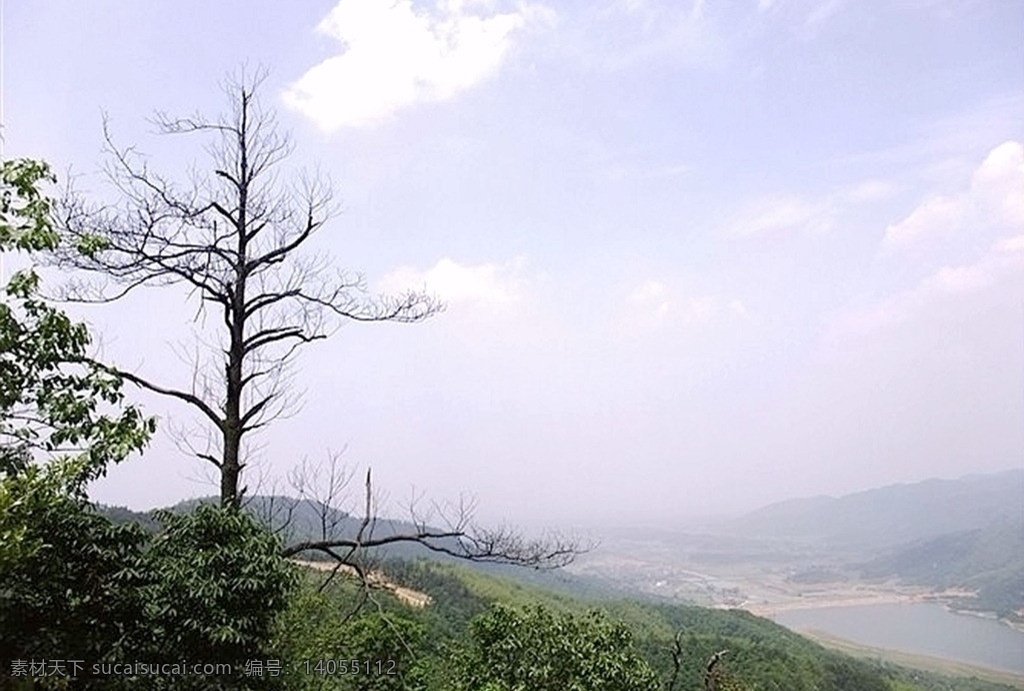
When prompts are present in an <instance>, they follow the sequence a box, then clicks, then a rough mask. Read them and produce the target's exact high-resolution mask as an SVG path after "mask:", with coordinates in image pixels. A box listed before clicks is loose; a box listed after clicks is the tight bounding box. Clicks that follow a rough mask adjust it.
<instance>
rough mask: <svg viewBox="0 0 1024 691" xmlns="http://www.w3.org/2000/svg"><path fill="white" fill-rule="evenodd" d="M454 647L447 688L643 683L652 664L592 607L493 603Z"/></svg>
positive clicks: (629, 690) (602, 690)
mask: <svg viewBox="0 0 1024 691" xmlns="http://www.w3.org/2000/svg"><path fill="white" fill-rule="evenodd" d="M471 628H472V641H471V642H470V644H469V645H468V646H466V647H465V648H463V649H462V650H460V651H459V652H457V653H456V654H455V656H454V660H453V663H452V666H453V669H454V671H455V674H454V678H453V679H451V680H450V682H449V684H448V688H450V689H452V691H633V690H634V689H635V690H636V691H640V690H641V689H642V690H644V691H647V690H649V689H652V688H654V687H655V685H656V684H657V677H656V676H655V674H654V672H653V671H652V670H651V668H650V667H649V666H648V664H647V662H646V661H644V659H643V658H641V657H640V656H639V655H638V654H637V653H636V652H635V651H634V649H633V645H632V636H631V634H630V632H629V630H628V629H627V628H626V627H625V626H623V625H622V624H620V623H615V622H612V621H610V620H609V619H608V618H607V617H605V616H603V615H602V614H600V613H598V612H596V611H595V612H590V613H588V614H586V615H584V616H576V615H572V614H558V613H554V612H552V611H551V610H549V609H547V608H545V607H541V606H536V607H528V608H526V609H522V610H517V609H513V608H511V607H507V606H504V605H495V606H494V607H493V608H491V610H490V611H488V612H487V613H485V614H483V615H481V616H480V617H477V618H476V619H474V620H473V623H472V626H471Z"/></svg>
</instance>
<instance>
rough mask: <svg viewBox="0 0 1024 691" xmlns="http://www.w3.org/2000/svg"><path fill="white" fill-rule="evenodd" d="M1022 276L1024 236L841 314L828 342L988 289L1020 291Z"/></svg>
mask: <svg viewBox="0 0 1024 691" xmlns="http://www.w3.org/2000/svg"><path fill="white" fill-rule="evenodd" d="M1022 276H1024V235H1018V236H1015V237H1012V238H1007V239H1003V240H1000V241H998V242H996V243H995V244H994V245H993V246H992V247H991V248H990V249H989V251H988V252H986V253H985V254H984V255H983V256H982V257H981V258H979V259H978V260H977V261H975V262H973V263H970V264H961V265H957V266H942V267H940V268H938V269H936V270H935V271H933V272H932V273H931V274H929V275H928V276H926V277H925V278H924V279H922V280H921V281H920V282H919V283H918V284H917V285H916V286H914V287H913V288H911V289H909V290H906V291H903V292H900V293H897V294H895V295H892V296H890V297H888V298H885V299H883V300H880V301H879V302H877V303H875V304H874V305H872V306H869V307H867V308H864V309H859V310H853V311H851V312H848V313H846V314H843V315H841V316H840V317H839V318H838V319H836V320H835V321H834V322H833V324H832V325H831V326H830V327H829V328H828V329H827V330H826V334H825V340H826V341H828V342H832V343H842V342H845V341H847V340H849V339H850V338H851V337H857V336H866V335H869V334H871V333H874V332H876V331H878V330H879V329H882V328H884V327H887V326H893V325H896V324H900V323H903V322H905V321H907V320H908V319H911V318H912V317H913V316H914V315H915V314H918V313H920V312H922V311H923V310H925V309H926V308H927V307H928V306H931V305H942V304H944V302H943V301H948V300H950V299H952V298H955V297H971V296H978V295H981V296H984V295H985V294H986V292H985V291H987V290H1003V289H1009V290H1019V288H1020V280H1021V277H1022ZM972 299H978V298H977V297H974V298H972ZM981 299H982V300H984V299H985V298H984V297H982V298H981Z"/></svg>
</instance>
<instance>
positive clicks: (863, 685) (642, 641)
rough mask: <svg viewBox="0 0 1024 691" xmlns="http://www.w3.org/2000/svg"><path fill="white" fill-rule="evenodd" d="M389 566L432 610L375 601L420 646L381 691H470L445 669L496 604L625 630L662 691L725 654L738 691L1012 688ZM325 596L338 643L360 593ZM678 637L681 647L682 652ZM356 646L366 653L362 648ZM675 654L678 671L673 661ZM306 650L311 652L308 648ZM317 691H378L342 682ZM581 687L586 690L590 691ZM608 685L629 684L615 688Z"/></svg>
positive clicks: (630, 606) (775, 632)
mask: <svg viewBox="0 0 1024 691" xmlns="http://www.w3.org/2000/svg"><path fill="white" fill-rule="evenodd" d="M386 568H387V571H388V573H389V574H390V576H391V578H393V579H394V580H395V581H397V582H399V583H401V584H403V585H405V586H408V587H411V588H415V589H417V590H420V591H422V592H425V593H427V594H429V596H430V597H431V599H432V604H430V605H429V606H427V607H426V608H423V609H412V608H409V607H407V606H403V605H401V604H400V603H398V602H397V601H396V600H394V599H393V598H391V597H389V596H388V595H386V594H383V593H380V594H378V595H376V596H375V598H374V599H375V600H376V604H375V605H374V606H371V610H372V611H373V612H374V613H375V614H373V616H378V615H381V616H383V617H385V618H388V617H394V618H395V619H396V621H397V622H398V624H397V627H396V628H395V629H392V630H393V631H394V630H401V631H409V632H414V635H411V636H409V641H413V642H412V643H411V644H410V645H405V644H402V645H401V646H400V647H401V651H400V653H399V655H398V658H399V660H398V662H399V666H400V668H401V669H402V670H404V672H403V674H405V676H404V677H403V679H404V680H405V681H403V684H405V685H396V686H393V687H385V686H380V687H379V688H396V689H397V688H409V689H414V688H418V689H425V690H426V689H430V690H434V689H436V690H437V691H442V690H444V691H447V690H448V689H449V688H463V687H461V686H459V685H458V683H455V682H452V681H451V679H450V678H449V677H447V676H446V675H445V674H444V673H443V672H442V670H444V669H446V668H448V667H451V666H453V665H454V666H457V663H456V662H453V660H457V659H461V658H460V657H459V656H460V655H462V654H464V651H465V650H466V649H467V648H471V647H472V645H473V643H472V638H473V636H474V635H475V634H474V632H475V631H477V630H478V629H479V628H480V627H479V626H478V625H476V624H474V622H480V621H481V620H482V619H483V620H487V617H493V616H494V614H493V613H494V612H495V611H496V610H495V609H494V608H495V607H504V608H508V609H507V610H506V609H498V610H497V611H498V612H499V613H503V614H502V616H514V614H508V612H512V613H516V612H518V613H522V614H521V616H522V617H523V618H524V620H529V621H534V620H533V619H530V617H534V616H535V614H534V612H535V611H536V610H535V608H538V607H539V608H541V610H540V611H541V612H542V613H543V616H542V618H541V620H542V621H553V622H556V623H557V626H558V630H559V631H562V632H563V635H569V634H568V633H566V632H567V631H569V630H572V623H573V622H576V623H577V624H579V623H580V622H591V624H588V626H591V625H592V626H595V627H601V626H620V627H622V629H623V631H625V632H626V633H627V634H628V635H626V636H625V637H624V638H623V639H621V642H620V643H619V644H618V645H617V647H616V649H617V650H618V651H619V652H620V653H622V654H623V655H625V657H623V658H622V659H623V660H627V661H628V660H633V662H632V663H631V664H633V665H634V667H635V668H636V670H635V671H636V674H638V675H641V676H642V675H643V674H647V673H652V674H653V675H654V676H655V677H656V678H657V679H659V680H660V681H659V682H658V684H657V685H656V686H654V687H653V688H659V689H660V688H667V684H668V681H669V680H670V679H671V678H672V676H673V672H674V671H675V674H676V685H675V687H674V688H676V689H694V690H696V689H702V688H704V686H703V677H704V673H705V666H706V665H707V662H708V660H709V659H710V658H711V656H712V655H713V654H715V653H716V652H719V651H722V650H728V651H729V653H728V655H727V656H726V657H724V658H723V663H722V664H723V665H724V669H725V670H726V672H725V674H727V675H728V676H729V677H730V678H732V680H733V682H734V683H735V684H736V686H734V687H733V688H739V689H759V690H764V691H767V690H780V691H781V690H785V691H804V690H806V691H811V690H812V689H815V690H818V691H832V690H835V691H840V690H841V691H875V690H878V691H889V690H893V691H912V690H915V689H916V690H925V689H929V690H931V689H934V690H936V691H937V690H939V689H942V690H944V691H997V690H1004V691H1005V690H1006V689H1010V688H1013V687H1010V686H1005V685H1000V684H996V683H991V682H987V681H982V680H979V679H965V678H951V677H944V676H941V675H937V674H931V673H926V672H922V671H919V670H910V669H907V668H903V667H898V666H895V665H892V664H888V663H882V662H878V661H867V660H861V659H856V658H854V657H850V656H847V655H844V654H842V653H838V652H834V651H831V650H829V649H826V648H824V647H822V646H821V645H819V644H817V643H814V642H812V641H810V640H808V639H807V638H804V637H802V636H800V635H798V634H796V633H793V632H791V631H789V630H788V629H785V628H783V627H781V626H779V625H777V624H775V623H773V622H771V621H769V620H767V619H762V618H760V617H756V616H754V615H752V614H750V613H748V612H745V611H742V610H728V611H726V610H715V609H707V608H702V607H695V606H678V605H669V604H661V603H656V602H649V601H640V600H635V599H622V598H594V597H582V596H575V595H572V594H570V593H567V592H565V591H564V590H553V589H551V588H547V587H544V586H541V585H538V584H537V583H530V582H524V581H522V580H520V579H517V578H514V577H509V576H507V575H498V574H493V573H486V572H483V571H480V570H478V569H475V568H471V567H468V566H463V565H455V564H440V563H437V562H431V561H426V560H420V561H416V562H390V563H388V564H387V565H386ZM326 593H328V594H324V595H321V596H320V597H322V598H323V599H322V600H320V601H319V605H318V607H319V610H316V611H317V619H318V620H319V621H320V622H328V623H321V624H314V625H313V626H312V631H311V632H310V633H309V635H310V637H312V638H314V639H318V640H324V639H325V634H324V629H329V630H332V631H334V635H336V636H338V637H339V639H341V638H343V636H344V634H343V633H342V632H340V631H338V630H337V629H336V627H335V626H334V624H333V623H330V622H334V621H336V619H335V617H337V618H341V617H342V616H344V612H343V610H344V605H343V604H341V603H343V602H346V601H348V600H349V599H350V598H352V597H354V593H353V591H352V590H351V586H350V585H346V584H340V585H332V586H331V587H330V588H328V590H327V591H326ZM325 608H326V614H325ZM313 611H314V608H312V607H311V608H310V609H309V610H307V611H306V612H305V613H304V615H305V616H309V615H310V614H311V613H312V612H313ZM545 617H546V619H545ZM591 618H594V619H593V620H591ZM513 621H517V620H515V619H513ZM307 623H308V622H307ZM293 625H294V624H293ZM364 625H366V621H365V620H364ZM534 626H535V627H536V626H537V624H536V623H535V624H534ZM332 627H333V628H332ZM533 633H534V637H533V638H529V637H527V636H526V635H525V634H524V638H523V639H518V640H515V641H512V642H511V643H509V645H510V646H511V647H512V648H514V647H515V646H516V645H520V646H522V645H523V644H524V643H523V641H533V645H537V646H542V645H543V644H542V643H537V642H536V641H537V640H539V638H538V637H539V634H537V632H536V631H534V632H533ZM509 635H510V636H511V635H512V634H509ZM327 638H330V636H327ZM358 638H359V636H358V635H356V636H353V637H352V639H353V640H355V639H358ZM409 641H407V642H409ZM676 641H678V644H679V647H678V649H676V648H675V645H676ZM353 645H355V647H356V648H359V646H360V645H363V644H353ZM584 649H586V647H585V646H584ZM674 649H675V650H676V653H677V659H678V663H679V664H678V668H676V666H675V665H674V663H673V650H674ZM460 651H462V652H460ZM591 652H592V654H596V653H594V651H591ZM304 654H312V652H311V651H310V650H306V651H305V652H304ZM342 654H344V650H343V651H342ZM353 654H354V655H356V656H358V655H359V654H360V653H359V651H358V650H356V651H355V652H353ZM492 654H493V653H492ZM520 654H522V655H525V656H526V658H527V659H529V660H531V661H532V662H531V664H536V665H541V666H542V667H543V666H545V665H550V664H555V663H551V662H550V661H548V660H545V659H544V657H545V655H544V653H543V651H542V650H540V649H539V648H538V649H537V650H532V651H526V652H523V651H520ZM573 654H577V653H573ZM579 654H583V653H579ZM630 656H635V658H634V657H630ZM624 664H625V663H624ZM556 666H557V665H556ZM309 688H312V687H309ZM316 688H332V689H333V688H337V689H348V688H353V689H354V688H378V687H371V686H367V687H357V686H346V685H344V684H339V685H336V686H317V687H316ZM467 688H468V687H467ZM480 688H481V689H483V688H486V689H491V688H494V689H513V688H515V689H519V688H522V689H523V691H525V690H526V689H527V688H530V689H531V691H544V689H547V688H552V691H554V688H553V687H548V686H536V687H526V686H524V687H518V686H514V685H511V684H509V685H505V686H502V685H498V686H493V687H492V686H486V685H485V686H481V687H480ZM574 688H576V687H574ZM579 688H580V689H581V691H582V689H583V688H587V687H579ZM601 688H608V689H619V688H621V689H627V688H632V687H631V686H614V685H612V686H602V687H601ZM645 688H652V687H645ZM720 688H728V687H726V686H721V687H720Z"/></svg>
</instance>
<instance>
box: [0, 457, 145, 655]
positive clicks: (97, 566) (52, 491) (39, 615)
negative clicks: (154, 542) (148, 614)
mask: <svg viewBox="0 0 1024 691" xmlns="http://www.w3.org/2000/svg"><path fill="white" fill-rule="evenodd" d="M3 487H4V490H5V492H6V493H7V496H17V497H19V499H20V500H19V501H18V502H17V503H16V505H15V507H14V508H13V510H12V511H11V512H10V513H5V514H3V518H2V519H0V521H2V522H3V523H5V524H7V525H18V526H20V529H21V532H22V536H23V542H22V544H23V545H24V544H29V545H31V546H32V549H31V550H25V551H24V552H23V553H22V554H19V555H18V558H10V557H11V555H7V556H8V558H7V559H5V560H4V561H3V562H2V563H0V651H2V652H0V662H2V663H3V664H5V665H9V664H10V662H9V661H10V660H13V659H26V660H27V659H36V660H42V659H69V660H70V659H78V660H89V661H92V662H106V661H112V660H117V659H121V658H122V656H123V654H124V653H127V652H134V651H133V650H132V649H133V648H134V647H135V644H136V642H137V641H138V640H139V638H140V636H142V635H143V633H144V629H143V624H142V622H143V620H144V617H143V606H144V601H143V599H142V591H141V590H140V587H141V586H142V585H144V583H145V582H146V578H147V577H146V574H145V571H144V570H143V568H142V564H141V552H140V550H141V548H142V545H143V544H144V542H145V540H146V533H145V532H144V531H143V530H142V529H141V528H139V527H137V526H135V525H123V526H115V525H112V524H111V523H110V522H109V521H107V520H106V519H104V518H102V517H101V516H97V515H95V514H93V513H91V512H90V511H88V510H86V509H85V507H83V505H82V503H81V501H79V500H78V499H76V498H74V497H72V496H70V495H68V493H67V492H66V491H65V489H64V487H63V486H61V485H60V484H59V483H54V482H52V475H51V474H47V473H44V472H43V471H42V470H41V469H39V468H38V467H34V466H33V467H30V468H28V469H26V470H25V471H24V472H23V473H21V474H20V475H18V476H16V477H13V478H8V479H7V480H6V481H5V482H4V485H3ZM5 671H6V670H5Z"/></svg>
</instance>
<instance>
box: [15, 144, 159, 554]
mask: <svg viewBox="0 0 1024 691" xmlns="http://www.w3.org/2000/svg"><path fill="white" fill-rule="evenodd" d="M0 179H2V187H0V251H10V250H21V251H42V250H52V249H54V248H55V247H57V245H58V244H59V237H58V236H57V233H56V231H55V230H54V227H53V222H52V218H51V211H52V203H51V201H50V200H49V198H48V197H46V196H45V195H44V194H43V192H42V191H41V190H40V187H41V186H42V185H44V184H45V183H47V182H52V180H53V178H52V176H51V175H50V173H49V170H48V168H47V167H46V165H45V164H43V163H39V162H36V161H30V160H15V161H6V162H4V163H3V164H0ZM39 283H40V278H39V276H38V274H36V272H35V271H34V270H33V269H31V268H29V269H26V270H23V271H19V272H17V273H15V274H14V275H13V276H12V277H11V278H10V281H9V282H8V284H7V285H6V286H5V288H4V292H5V293H6V294H5V297H4V300H3V302H2V303H0V475H3V476H6V477H10V476H13V475H16V474H18V473H19V472H21V471H23V470H24V469H25V468H26V467H27V466H28V465H29V464H30V462H31V461H32V459H33V458H35V457H38V456H40V455H44V457H46V458H47V459H51V458H54V457H59V458H60V459H61V460H62V463H61V464H60V468H59V470H58V471H57V472H58V473H59V476H60V481H61V482H63V483H64V484H65V485H66V486H67V489H68V491H70V492H73V493H75V494H78V495H84V491H85V485H86V484H87V483H88V482H89V481H90V480H93V479H95V478H96V477H99V476H100V475H103V474H104V473H105V472H106V469H107V467H108V466H109V465H110V464H112V463H118V462H120V461H122V460H124V459H125V458H126V457H127V456H128V455H129V454H131V453H132V452H134V451H139V450H141V449H142V448H143V446H145V444H146V442H147V441H148V440H149V437H150V435H151V434H152V432H153V430H154V429H155V421H154V420H153V419H147V418H144V417H143V416H142V414H141V413H140V412H139V410H138V409H137V408H135V407H133V406H128V405H125V404H124V396H123V394H122V391H121V384H122V381H121V380H120V379H119V378H118V377H116V376H114V375H112V374H110V373H109V372H108V371H107V370H106V368H104V367H102V366H101V365H99V364H97V363H94V362H93V361H91V360H90V359H89V358H88V353H87V348H88V346H89V343H90V337H89V332H88V329H87V328H86V326H85V325H84V324H80V323H75V322H73V321H72V320H71V319H70V318H69V317H68V316H67V315H66V314H64V313H63V312H62V311H60V310H59V309H57V308H55V307H53V306H52V305H50V304H49V303H47V302H46V301H45V300H43V299H42V298H40V297H39V296H38V290H39ZM9 491H10V490H6V492H7V494H6V495H5V496H0V507H8V505H9V504H11V503H13V502H16V501H20V499H18V498H16V497H13V496H10V495H9ZM0 535H2V536H5V537H9V538H11V539H13V540H18V539H19V538H18V531H17V529H16V528H15V527H13V526H11V525H4V526H0ZM10 553H11V554H13V552H10Z"/></svg>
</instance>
